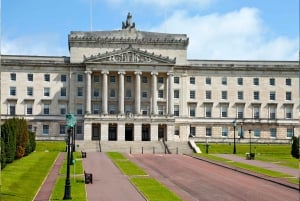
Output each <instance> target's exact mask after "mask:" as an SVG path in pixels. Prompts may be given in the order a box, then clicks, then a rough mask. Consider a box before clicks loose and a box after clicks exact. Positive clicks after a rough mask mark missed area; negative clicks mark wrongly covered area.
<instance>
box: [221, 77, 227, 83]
mask: <svg viewBox="0 0 300 201" xmlns="http://www.w3.org/2000/svg"><path fill="white" fill-rule="evenodd" d="M221 83H222V85H227V77H222V81H221Z"/></svg>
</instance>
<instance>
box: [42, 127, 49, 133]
mask: <svg viewBox="0 0 300 201" xmlns="http://www.w3.org/2000/svg"><path fill="white" fill-rule="evenodd" d="M48 134H49V125H43V135H48Z"/></svg>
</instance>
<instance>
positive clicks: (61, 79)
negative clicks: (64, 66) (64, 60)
mask: <svg viewBox="0 0 300 201" xmlns="http://www.w3.org/2000/svg"><path fill="white" fill-rule="evenodd" d="M60 81H61V82H66V81H67V75H65V74H62V75H60Z"/></svg>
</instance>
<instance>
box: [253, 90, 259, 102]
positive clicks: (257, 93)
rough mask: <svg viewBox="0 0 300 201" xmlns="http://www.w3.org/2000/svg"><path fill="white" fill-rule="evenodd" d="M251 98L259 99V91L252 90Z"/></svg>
mask: <svg viewBox="0 0 300 201" xmlns="http://www.w3.org/2000/svg"><path fill="white" fill-rule="evenodd" d="M253 99H254V100H259V91H254V92H253Z"/></svg>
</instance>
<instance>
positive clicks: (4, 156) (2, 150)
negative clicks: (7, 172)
mask: <svg viewBox="0 0 300 201" xmlns="http://www.w3.org/2000/svg"><path fill="white" fill-rule="evenodd" d="M0 161H1V169H3V168H5V166H6V154H5V143H4V141H3V140H2V139H1V158H0Z"/></svg>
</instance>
